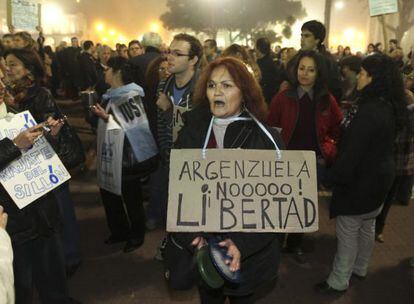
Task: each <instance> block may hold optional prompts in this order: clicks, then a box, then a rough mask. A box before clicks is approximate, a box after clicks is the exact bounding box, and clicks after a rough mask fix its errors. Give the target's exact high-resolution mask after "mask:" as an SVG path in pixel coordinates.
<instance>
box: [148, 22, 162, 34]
mask: <svg viewBox="0 0 414 304" xmlns="http://www.w3.org/2000/svg"><path fill="white" fill-rule="evenodd" d="M150 29H151V32H155V33H158V32H159V30H160V25H159V24H158V22H156V21H154V22H151V24H150Z"/></svg>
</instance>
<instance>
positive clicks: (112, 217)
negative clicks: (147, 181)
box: [91, 56, 158, 253]
mask: <svg viewBox="0 0 414 304" xmlns="http://www.w3.org/2000/svg"><path fill="white" fill-rule="evenodd" d="M108 67H109V69H108V70H106V72H105V81H106V82H107V83H108V84H109V85H110V86H111V88H110V89H109V90H108V91H107V92H106V94H104V95H103V100H104V103H103V105H102V106H101V105H99V104H96V105H95V106H93V107H92V108H91V111H92V113H94V114H95V115H96V116H98V117H99V118H100V120H99V122H98V140H97V141H98V154H97V157H98V160H97V162H98V183H99V186H100V191H101V197H102V203H103V205H104V208H105V213H106V219H107V222H108V227H109V230H110V232H111V235H110V236H109V237H108V238H107V239H106V240H105V243H106V244H113V243H118V242H123V241H126V244H125V247H124V249H123V250H124V252H125V253H127V252H131V251H133V250H135V249H138V248H139V247H141V245H142V244H143V243H144V237H145V210H144V206H143V198H142V187H141V181H140V179H141V178H142V177H144V176H147V175H148V174H150V173H151V172H152V171H154V170H155V169H156V167H157V164H158V149H157V146H156V143H155V140H154V138H153V135H152V132H151V130H150V127H149V123H148V118H147V114H146V113H147V111H146V109H145V104H144V103H143V102H142V97H144V90H143V89H142V88H141V87H140V86H139V85H137V84H135V83H134V82H133V67H132V66H131V64H130V63H129V62H128V60H127V59H125V58H123V57H121V56H118V57H113V58H110V59H109V60H108ZM124 204H125V207H126V210H125V208H124ZM126 211H127V212H126Z"/></svg>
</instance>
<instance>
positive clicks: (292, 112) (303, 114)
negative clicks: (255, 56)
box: [267, 51, 342, 263]
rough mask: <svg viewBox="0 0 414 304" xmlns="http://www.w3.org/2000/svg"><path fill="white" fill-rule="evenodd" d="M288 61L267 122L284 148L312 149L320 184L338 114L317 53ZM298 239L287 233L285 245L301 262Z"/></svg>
mask: <svg viewBox="0 0 414 304" xmlns="http://www.w3.org/2000/svg"><path fill="white" fill-rule="evenodd" d="M291 64H293V68H291V69H289V70H290V71H294V73H292V74H293V75H289V76H290V77H289V79H290V81H289V82H290V87H289V88H288V89H286V90H284V91H281V92H280V93H279V94H277V95H276V96H275V97H274V98H273V100H272V103H271V105H270V112H269V116H268V119H267V123H268V125H269V126H272V127H276V128H280V129H281V131H280V132H281V135H282V137H283V140H284V142H285V144H286V147H287V149H288V150H312V151H315V153H316V158H317V169H318V182H319V183H321V182H323V176H324V171H325V168H326V166H329V165H331V164H332V163H333V161H334V159H335V156H336V153H337V149H336V143H337V141H338V139H339V136H340V133H341V129H340V123H341V121H342V113H341V111H340V109H339V107H338V105H337V103H336V100H335V98H334V97H333V96H332V95H331V94H330V93H329V92H328V91H327V81H326V78H325V75H326V71H325V70H326V67H325V64H324V61H323V59H322V58H321V56H320V55H319V54H318V53H317V52H315V51H301V52H300V53H299V54H298V56H297V60H295V61H294V62H293V63H291ZM302 240H303V234H293V235H290V236H289V237H288V240H287V247H286V251H287V252H290V253H294V254H296V258H297V260H298V262H300V263H304V262H305V260H304V257H303V250H302V248H301V247H302Z"/></svg>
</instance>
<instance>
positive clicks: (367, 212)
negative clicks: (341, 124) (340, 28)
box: [315, 55, 407, 293]
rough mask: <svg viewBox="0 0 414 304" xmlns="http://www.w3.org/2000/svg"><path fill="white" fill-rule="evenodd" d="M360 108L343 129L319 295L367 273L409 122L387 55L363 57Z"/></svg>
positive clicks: (333, 177)
mask: <svg viewBox="0 0 414 304" xmlns="http://www.w3.org/2000/svg"><path fill="white" fill-rule="evenodd" d="M357 89H358V91H360V93H361V97H360V99H358V110H357V112H356V114H355V116H354V117H353V119H352V120H351V122H350V124H349V126H348V127H347V128H346V129H345V132H344V135H343V138H342V141H341V145H340V149H339V153H338V158H337V161H336V163H335V164H334V166H333V168H332V171H331V178H330V179H331V181H332V183H333V192H332V201H331V206H330V215H331V217H335V218H336V236H337V251H336V254H335V259H334V262H333V266H332V271H331V273H330V274H329V277H328V278H327V280H326V281H323V282H321V283H319V284H317V285H316V286H315V288H316V291H318V292H321V293H340V292H344V291H346V290H347V288H348V285H349V280H350V278H351V276H352V277H355V278H359V279H363V278H365V277H366V276H367V272H368V265H369V262H370V259H371V254H372V251H373V249H374V243H375V218H376V216H378V214H380V212H381V209H382V208H383V204H384V201H385V199H386V197H387V194H388V192H389V190H390V188H391V185H392V182H393V180H394V176H395V161H394V155H393V150H394V142H395V139H396V135H397V132H398V131H399V130H401V129H402V128H403V127H404V125H405V124H406V123H407V109H406V101H405V100H406V96H405V91H404V84H403V81H402V78H401V74H400V72H399V70H398V67H397V66H396V65H395V63H394V62H393V61H392V59H391V58H390V57H388V56H385V55H371V56H368V57H366V58H365V59H364V60H363V61H362V67H361V71H360V72H359V74H358V82H357Z"/></svg>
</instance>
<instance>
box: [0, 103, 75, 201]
mask: <svg viewBox="0 0 414 304" xmlns="http://www.w3.org/2000/svg"><path fill="white" fill-rule="evenodd" d="M35 125H36V122H35V120H34V119H33V117H32V115H31V114H30V112H29V111H25V112H22V113H19V114H16V115H14V116H13V117H8V118H4V119H0V139H3V138H5V137H8V138H10V139H13V138H14V137H16V136H17V135H18V134H19V133H20V132H21V131H23V130H25V129H27V128H29V127H32V126H35ZM69 179H70V175H69V172H68V171H67V170H66V168H65V166H64V165H63V164H62V162H61V161H60V159H59V157H58V156H57V154H56V153H55V151H54V150H53V148H52V147H51V146H50V144H49V142H48V141H47V140H46V138H45V137H44V136H42V137H40V138H39V139H38V140H37V141H36V143H35V144H34V145H33V147H32V148H31V149H29V150H27V151H23V154H22V156H20V157H19V158H18V159H16V160H14V161H13V162H11V163H10V164H9V165H8V166H7V167H6V168H5V169H3V170H2V171H0V182H1V183H2V185H3V187H4V188H5V189H6V191H7V192H8V193H9V195H10V196H11V198H12V199H13V201H14V202H15V203H16V205H17V206H18V207H19V208H20V209H22V208H24V207H26V206H27V205H29V204H30V203H32V202H34V201H35V200H37V199H38V198H40V197H42V196H43V195H45V194H46V193H48V192H50V191H52V190H53V189H55V188H57V187H58V186H59V185H61V184H62V183H64V182H66V181H67V180H69Z"/></svg>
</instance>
